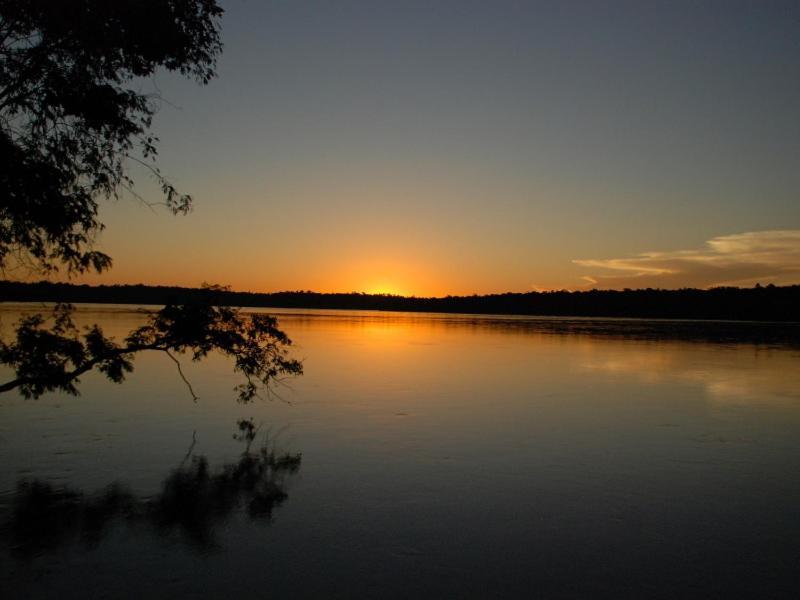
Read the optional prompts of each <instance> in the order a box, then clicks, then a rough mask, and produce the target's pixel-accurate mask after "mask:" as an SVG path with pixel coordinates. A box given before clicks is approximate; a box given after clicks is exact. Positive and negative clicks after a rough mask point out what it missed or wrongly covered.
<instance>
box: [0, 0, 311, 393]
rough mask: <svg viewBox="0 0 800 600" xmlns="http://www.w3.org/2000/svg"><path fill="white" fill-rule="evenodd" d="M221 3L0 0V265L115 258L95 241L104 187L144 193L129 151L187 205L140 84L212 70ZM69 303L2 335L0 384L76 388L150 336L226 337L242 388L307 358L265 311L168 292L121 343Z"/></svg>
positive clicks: (204, 345)
mask: <svg viewBox="0 0 800 600" xmlns="http://www.w3.org/2000/svg"><path fill="white" fill-rule="evenodd" d="M222 13H223V10H222V8H221V7H220V6H218V4H217V2H216V0H113V1H111V2H110V1H107V0H0V272H2V273H7V272H8V271H15V270H16V269H19V268H24V269H28V270H30V269H33V270H35V271H39V272H45V273H54V272H59V271H64V272H66V273H67V275H69V276H71V275H75V274H79V273H83V272H86V271H89V270H95V271H97V272H101V271H104V270H106V269H108V268H109V267H110V266H111V257H109V256H107V255H106V254H104V253H102V252H99V251H97V250H96V249H95V248H94V240H95V238H96V235H97V233H98V232H99V231H101V230H102V229H103V224H102V223H101V222H100V221H99V220H98V201H99V200H102V199H111V198H118V197H119V196H120V194H121V193H123V192H124V191H126V190H127V191H129V192H131V193H132V194H134V195H137V192H136V191H135V189H134V181H133V178H132V176H131V175H130V170H129V167H130V166H131V165H132V164H137V165H139V166H141V167H143V168H145V169H146V170H147V171H148V172H149V174H150V175H151V176H152V177H154V178H155V181H156V183H157V184H158V186H159V187H160V189H161V192H162V193H163V204H165V205H166V207H167V208H168V209H169V210H171V211H172V212H173V213H176V214H185V213H187V212H189V210H190V209H191V205H192V199H191V197H190V196H189V195H186V194H181V193H179V192H178V191H177V190H176V189H175V187H174V186H173V185H172V184H171V183H170V182H169V181H168V180H167V179H166V178H165V177H164V176H163V175H162V173H161V171H160V170H159V168H158V166H157V163H156V158H157V143H158V138H157V137H155V136H154V135H153V134H152V133H151V131H150V127H151V124H152V118H153V115H154V114H155V112H156V110H157V109H158V106H159V98H158V96H157V95H152V94H145V93H142V92H140V91H137V88H138V87H139V83H140V82H141V80H142V78H146V77H149V76H151V75H153V74H154V73H155V72H156V71H158V70H160V69H161V70H167V71H173V72H177V73H180V74H181V75H183V76H186V77H189V78H192V79H194V80H196V81H198V82H199V83H200V84H206V83H207V82H208V81H209V80H210V79H211V78H212V77H214V76H215V64H216V58H217V56H218V55H219V53H220V51H221V49H222V43H221V41H220V33H219V21H220V18H221V16H222ZM137 197H138V195H137ZM70 314H71V307H69V306H61V307H59V308H58V309H57V310H56V311H55V313H54V315H53V317H52V319H51V320H48V319H45V318H44V317H42V316H41V315H36V316H34V317H29V318H27V319H23V320H22V321H21V322H20V323H19V325H18V327H17V330H16V336H15V339H14V340H13V341H9V342H0V362H1V363H4V364H6V365H9V366H11V367H12V368H13V369H14V370H15V373H16V377H15V378H14V379H12V380H11V381H9V382H7V383H5V384H3V385H0V391H7V390H10V389H15V388H19V389H20V390H21V391H22V393H23V394H24V395H25V396H30V397H36V396H38V395H40V394H41V393H43V392H45V391H49V390H56V389H60V390H63V391H66V392H68V393H73V394H74V393H77V388H76V384H77V383H78V381H79V379H78V378H79V376H80V375H82V374H83V373H85V372H87V371H89V370H91V369H93V368H97V369H99V370H100V371H101V372H103V373H104V374H105V375H106V376H107V377H108V378H109V379H111V380H112V381H115V382H120V381H122V380H123V379H124V375H125V373H126V372H129V371H130V370H131V369H132V363H131V360H132V356H133V354H134V353H136V352H139V351H143V350H159V351H163V352H165V353H167V354H169V355H170V357H171V358H173V359H175V357H174V355H173V354H172V352H173V351H174V352H178V353H181V352H191V354H192V358H193V359H194V360H199V359H200V358H202V357H204V356H205V355H206V354H207V353H208V352H210V351H212V350H220V351H222V352H223V353H225V354H227V355H229V356H231V357H232V358H233V359H234V364H235V369H236V370H237V371H239V372H241V373H242V374H244V376H245V378H246V383H245V384H243V385H242V386H240V387H239V388H238V391H239V397H240V399H241V400H249V399H251V398H253V397H254V396H255V395H257V393H258V389H259V387H260V385H266V384H268V383H269V382H270V381H271V380H273V379H274V378H275V377H276V376H278V375H281V374H298V373H300V372H301V371H302V366H301V364H300V363H299V362H297V361H295V360H291V359H289V358H288V357H287V355H286V350H287V347H288V346H289V344H290V343H291V342H290V340H289V338H288V337H286V335H285V334H284V333H283V332H282V331H281V330H280V329H278V327H277V322H276V321H275V320H274V319H272V318H271V317H267V316H264V315H254V316H246V315H243V314H241V313H240V312H238V311H236V310H233V309H229V308H219V307H214V306H211V305H210V304H207V303H197V304H194V305H186V306H167V307H165V308H164V309H163V310H161V311H159V312H158V313H157V314H155V315H153V316H152V317H151V318H150V320H149V322H148V323H147V324H146V325H145V326H143V327H141V328H139V329H137V330H135V331H133V332H131V334H130V335H129V336H128V337H127V339H126V340H125V341H124V343H123V344H122V345H120V344H117V343H116V342H115V341H114V340H112V339H110V338H107V337H105V336H104V335H103V332H102V330H101V329H100V327H98V326H96V325H95V326H93V327H91V328H88V329H87V330H86V331H84V332H79V331H78V330H77V328H76V327H75V326H74V324H73V322H72V319H71V317H70ZM175 360H176V359H175ZM178 368H180V364H179V363H178ZM187 383H188V382H187ZM190 389H191V386H190ZM192 394H193V395H194V392H192Z"/></svg>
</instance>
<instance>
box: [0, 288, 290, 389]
mask: <svg viewBox="0 0 800 600" xmlns="http://www.w3.org/2000/svg"><path fill="white" fill-rule="evenodd" d="M72 310H73V309H72V306H70V305H68V304H62V305H59V306H58V307H57V308H56V310H55V311H54V315H53V317H52V318H53V323H52V324H50V323H49V322H48V319H45V318H44V317H42V316H41V315H32V316H29V317H25V318H23V319H22V320H21V321H20V323H19V324H18V326H17V328H16V339H14V340H13V341H11V342H5V341H2V340H0V363H4V364H6V365H8V366H10V367H12V368H13V369H14V371H15V374H16V376H15V378H14V379H12V380H11V381H8V382H6V383H4V384H0V392H4V391H8V390H12V389H15V388H19V390H20V392H21V393H22V395H23V396H25V397H26V398H37V397H39V396H40V395H42V394H43V393H45V392H48V391H55V390H60V391H63V392H66V393H68V394H73V395H74V394H77V393H78V388H77V384H78V383H79V382H80V377H81V375H83V374H84V373H86V372H88V371H91V370H92V369H97V370H99V371H100V372H101V373H103V374H104V375H105V376H106V377H107V378H108V379H110V380H111V381H113V382H115V383H121V382H122V381H123V380H124V379H125V375H126V374H127V373H130V372H131V371H132V370H133V356H134V354H135V353H136V352H141V351H145V350H155V351H160V352H164V353H165V354H167V355H169V356H170V358H172V360H174V361H175V362H176V364H177V366H178V369H179V370H180V363H179V362H178V360H177V359H176V358H175V356H174V355H173V352H176V353H179V354H189V355H190V356H191V358H192V360H194V361H198V360H200V359H202V358H204V357H205V356H206V355H207V354H208V353H209V352H211V351H218V352H221V353H222V354H224V355H226V356H228V357H230V358H231V359H232V360H233V364H234V370H235V371H236V372H238V373H241V374H242V375H244V378H245V383H243V384H240V385H238V386H237V387H236V391H237V392H238V394H239V400H240V401H241V402H248V401H250V400H252V399H253V398H255V397H256V396H258V394H259V390H260V389H262V388H266V389H269V385H270V384H271V383H272V382H274V381H276V380H279V378H280V377H281V376H284V375H286V376H289V375H299V374H301V373H302V371H303V366H302V363H300V362H299V361H298V360H296V359H292V358H290V357H289V356H288V349H289V346H291V340H290V339H289V338H288V337H287V335H286V334H285V333H284V332H283V331H281V330H280V329H279V328H278V323H277V320H276V319H275V318H274V317H271V316H269V315H265V314H252V315H243V314H241V313H240V311H238V310H236V309H233V308H227V307H218V306H212V305H210V304H207V303H200V302H197V303H192V304H186V305H182V306H175V305H167V306H166V307H164V308H163V309H161V310H159V311H158V312H156V313H153V314H152V315H150V316H149V317H148V319H147V322H146V324H144V325H142V326H141V327H139V328H137V329H135V330H133V331H132V332H131V333H130V334H128V336H127V337H126V338H125V340H124V341H123V342H122V343H121V344H120V343H117V342H116V341H115V340H114V339H113V338H110V337H106V336H105V335H104V334H103V330H102V329H101V328H100V326H99V325H92V326H90V327H86V328H84V329H83V330H79V329H78V327H76V325H75V323H74V322H73V320H72V316H71V315H72ZM181 376H182V373H181ZM184 381H186V380H185V378H184ZM187 385H189V384H188V382H187ZM189 390H190V391H191V393H192V395H193V397H195V398H196V396H194V390H193V389H192V388H191V385H189Z"/></svg>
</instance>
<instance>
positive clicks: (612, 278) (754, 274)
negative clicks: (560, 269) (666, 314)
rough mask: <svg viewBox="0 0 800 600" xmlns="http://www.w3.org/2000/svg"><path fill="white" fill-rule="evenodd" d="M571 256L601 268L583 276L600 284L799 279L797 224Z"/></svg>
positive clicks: (743, 282) (707, 284)
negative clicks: (656, 247)
mask: <svg viewBox="0 0 800 600" xmlns="http://www.w3.org/2000/svg"><path fill="white" fill-rule="evenodd" d="M573 262H574V263H575V264H577V265H580V266H582V267H588V268H591V269H602V270H605V272H606V273H605V274H603V273H600V274H597V273H595V272H592V273H589V274H587V275H585V276H584V280H585V281H587V282H588V285H589V286H590V287H600V288H621V287H623V288H624V287H663V288H675V287H685V286H692V287H713V286H718V285H741V286H746V285H753V284H755V283H774V284H792V283H800V230H798V229H789V230H782V231H750V232H746V233H737V234H733V235H725V236H720V237H716V238H713V239H711V240H709V241H707V242H706V245H705V247H704V248H701V249H698V250H676V251H671V252H645V253H643V254H639V255H636V256H633V257H630V258H608V259H580V260H574V261H573ZM608 271H611V272H612V273H608Z"/></svg>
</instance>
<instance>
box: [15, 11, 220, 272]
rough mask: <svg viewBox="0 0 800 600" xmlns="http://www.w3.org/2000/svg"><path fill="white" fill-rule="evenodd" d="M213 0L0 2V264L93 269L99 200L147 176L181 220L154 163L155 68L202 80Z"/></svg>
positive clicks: (187, 203)
mask: <svg viewBox="0 0 800 600" xmlns="http://www.w3.org/2000/svg"><path fill="white" fill-rule="evenodd" d="M221 15H222V8H220V7H219V6H218V5H217V3H216V1H215V0H114V1H113V2H107V1H106V0H0V196H1V197H0V267H2V268H8V267H9V266H10V265H11V263H14V264H17V265H19V264H20V263H21V264H24V265H26V266H32V267H35V268H37V269H40V270H44V271H54V270H57V269H58V267H59V266H65V267H66V269H67V270H68V271H69V272H83V271H87V270H89V269H95V270H97V271H101V270H103V269H106V268H108V267H109V266H110V265H111V259H110V258H109V257H108V256H107V255H105V254H103V253H101V252H97V251H95V250H93V249H92V242H93V239H94V237H95V235H96V234H97V232H98V231H100V230H101V229H102V228H103V225H102V223H100V222H99V221H98V219H97V210H98V204H97V200H98V199H99V198H103V197H105V198H109V197H116V196H118V194H119V193H120V191H121V190H124V189H132V187H133V180H132V179H131V177H130V175H129V174H128V171H127V169H126V166H127V165H128V164H129V163H130V162H131V161H134V162H136V163H139V164H141V165H143V166H144V167H145V168H147V169H148V170H149V171H150V173H151V174H152V175H153V176H154V177H155V179H156V181H157V182H158V184H159V185H160V187H161V190H162V191H163V193H164V201H165V204H166V206H167V207H169V209H170V210H172V211H173V212H175V213H186V212H187V211H188V210H189V209H190V207H191V198H190V197H189V196H187V195H183V194H180V193H178V192H177V191H176V189H175V188H174V187H173V186H172V185H171V184H170V183H169V182H168V181H167V180H166V179H165V178H164V177H163V175H162V174H161V172H160V171H159V170H158V167H157V166H156V163H155V158H156V154H157V147H156V144H157V142H158V139H157V138H156V137H154V136H153V135H152V134H151V133H150V132H149V129H150V125H151V122H152V117H153V114H154V113H155V111H156V110H157V108H158V100H159V99H158V97H157V96H154V95H152V94H144V93H141V92H139V91H137V87H138V85H137V82H138V81H139V80H141V78H144V77H148V76H150V75H152V74H153V73H155V72H156V71H157V70H159V69H166V70H168V71H177V72H179V73H181V74H183V75H185V76H188V77H191V78H194V79H195V80H197V81H198V82H200V83H203V84H204V83H207V82H208V81H209V80H210V79H211V78H212V77H213V76H214V66H215V60H216V57H217V55H218V54H219V52H220V50H221V48H222V44H221V42H220V38H219V18H220V17H221Z"/></svg>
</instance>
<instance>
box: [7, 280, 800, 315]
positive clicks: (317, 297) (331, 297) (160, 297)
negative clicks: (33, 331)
mask: <svg viewBox="0 0 800 600" xmlns="http://www.w3.org/2000/svg"><path fill="white" fill-rule="evenodd" d="M199 299H204V300H210V301H212V302H214V303H215V304H219V305H227V306H241V307H269V308H325V309H340V310H388V311H409V312H439V313H473V314H501V315H543V316H546V315H549V316H576V317H642V318H664V319H731V320H752V321H800V285H792V286H773V285H767V286H759V285H757V286H755V287H753V288H734V287H718V288H712V289H709V290H699V289H681V290H660V289H643V290H629V289H626V290H619V291H617V290H587V291H576V292H568V291H553V292H527V293H512V292H509V293H505V294H489V295H486V296H446V297H443V298H417V297H413V296H412V297H405V296H393V295H385V294H361V293H356V292H352V293H348V294H321V293H317V292H309V291H297V292H276V293H270V294H259V293H253V292H233V291H228V290H225V289H217V288H182V287H171V286H169V287H168V286H148V285H99V286H89V285H74V284H68V283H52V282H45V281H42V282H39V283H18V282H11V281H0V301H5V302H71V303H76V302H90V303H107V304H154V305H164V304H168V303H184V302H188V301H191V300H199Z"/></svg>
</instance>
